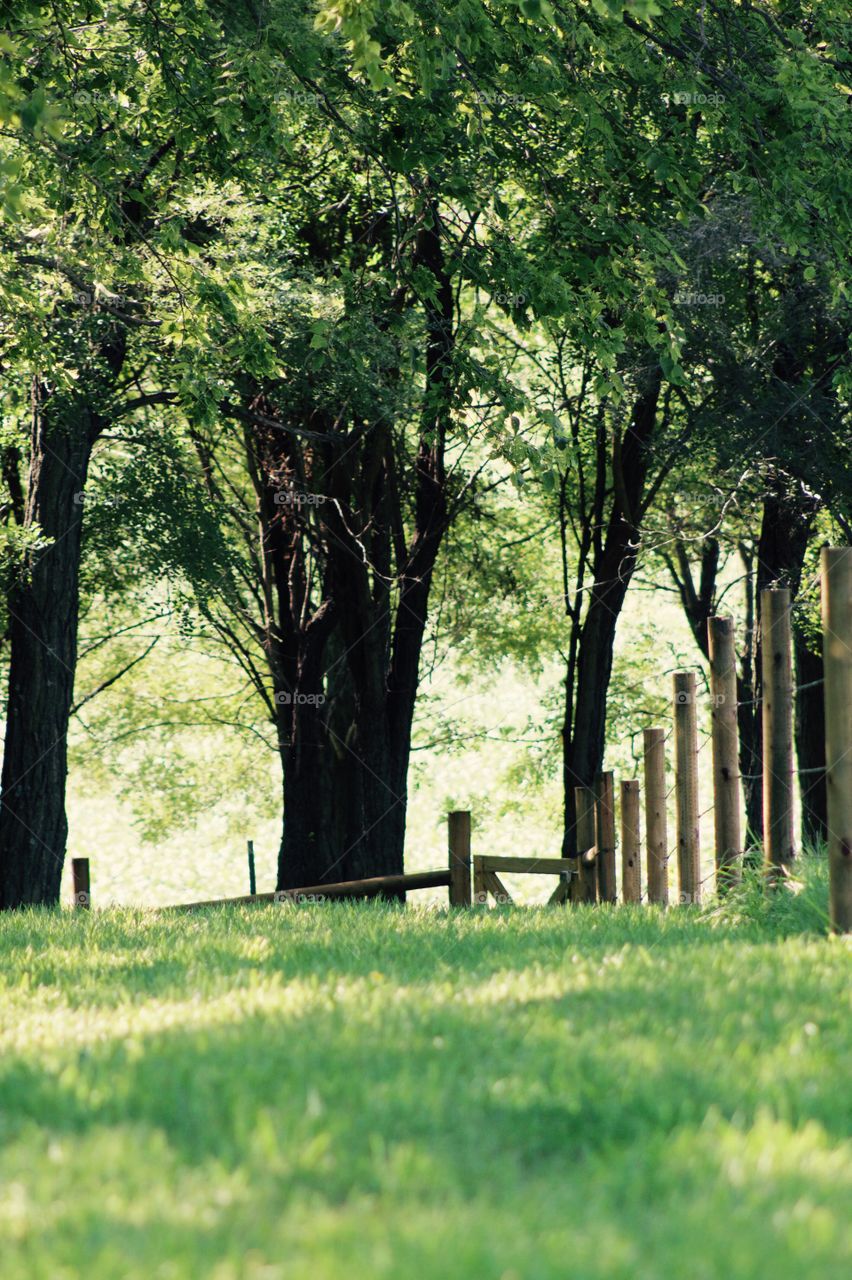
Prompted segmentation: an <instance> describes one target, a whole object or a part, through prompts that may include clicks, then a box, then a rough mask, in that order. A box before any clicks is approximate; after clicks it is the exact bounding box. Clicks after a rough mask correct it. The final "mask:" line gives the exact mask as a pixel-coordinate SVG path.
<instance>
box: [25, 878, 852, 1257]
mask: <svg viewBox="0 0 852 1280" xmlns="http://www.w3.org/2000/svg"><path fill="white" fill-rule="evenodd" d="M823 901H824V883H823V882H822V878H821V875H820V877H819V878H818V881H817V883H816V885H815V884H814V882H813V880H812V879H810V880H809V882H808V884H807V886H806V888H805V890H804V891H803V892H802V893H801V894H799V895H798V896H796V897H795V898H788V897H786V896H784V897H783V898H780V899H778V900H777V901H776V902H775V903H770V904H769V905H768V906H766V905H764V902H763V899H762V898H758V896H757V895H756V893H755V892H754V889H753V887H751V886H747V887H746V889H745V890H743V892H742V893H741V894H739V895H737V896H736V897H735V899H734V900H733V902H732V903H731V904H729V905H728V906H726V907H725V909H724V910H723V911H720V910H717V909H715V908H710V909H707V910H705V911H703V912H702V911H700V910H698V909H694V908H684V909H677V910H672V911H670V912H668V913H667V914H665V915H663V914H661V913H659V912H657V911H655V910H651V909H648V908H642V909H638V908H617V909H615V910H611V909H606V908H598V909H579V910H573V911H566V910H563V909H541V910H537V909H526V910H512V909H507V910H498V911H491V912H487V913H464V914H455V915H453V916H448V915H447V914H446V913H443V912H441V913H436V912H427V911H419V910H417V909H412V908H410V907H409V908H408V909H406V910H404V911H403V910H400V909H399V908H394V907H390V906H382V905H380V904H365V905H357V904H337V905H334V906H311V907H303V908H295V907H293V908H256V909H246V910H242V911H211V912H210V913H208V914H205V915H202V916H198V917H183V918H182V917H177V916H155V915H153V914H146V913H143V912H139V911H135V912H134V911H118V910H116V911H108V912H103V913H95V914H93V915H91V916H86V915H85V914H84V913H78V914H72V913H68V912H66V913H62V914H60V913H57V914H39V913H29V914H21V915H17V916H13V917H8V918H4V919H2V920H0V989H2V995H0V1037H2V1049H3V1052H2V1058H1V1059H0V1063H1V1064H2V1065H0V1152H2V1154H0V1177H2V1182H0V1240H2V1241H3V1245H2V1254H3V1262H2V1274H3V1277H4V1280H18V1278H19V1277H20V1278H23V1277H26V1280H66V1278H71V1277H74V1278H76V1277H86V1280H108V1278H109V1280H111V1278H112V1277H121V1278H122V1280H124V1278H125V1277H126V1278H128V1280H130V1278H133V1280H135V1278H136V1277H140V1278H141V1277H145V1280H151V1278H158V1277H162V1278H163V1280H166V1278H168V1280H183V1278H184V1277H186V1278H188V1280H189V1278H191V1280H199V1278H201V1277H213V1278H214V1280H236V1278H237V1277H240V1278H241V1280H242V1278H244V1277H245V1278H246V1280H277V1278H278V1277H282V1278H284V1277H286V1280H302V1278H304V1280H308V1278H310V1280H325V1278H326V1277H328V1278H332V1280H338V1278H340V1280H343V1278H346V1280H349V1278H351V1277H356V1278H360V1277H365V1278H368V1277H369V1278H370V1280H374V1278H382V1277H394V1278H396V1277H406V1278H408V1277H411V1278H412V1280H432V1277H435V1278H436V1280H438V1278H440V1280H448V1278H449V1280H454V1278H455V1277H470V1278H471V1280H474V1278H475V1280H491V1278H492V1277H493V1278H494V1280H538V1278H539V1277H541V1278H542V1280H543V1278H544V1277H560V1278H561V1277H565V1276H571V1277H589V1278H595V1280H596V1278H598V1277H600V1278H601V1280H603V1278H604V1277H606V1280H619V1278H620V1277H624V1278H625V1280H627V1277H630V1280H663V1278H664V1277H673V1278H677V1280H680V1278H681V1277H684V1278H689V1280H704V1278H705V1277H707V1278H713V1280H715V1278H716V1277H718V1278H719V1280H722V1278H724V1280H730V1278H731V1277H733V1278H737V1277H755V1278H758V1277H759V1278H760V1280H763V1278H764V1277H768V1276H771V1277H772V1278H773V1280H784V1278H785V1277H790V1280H802V1278H803V1277H804V1278H807V1277H820V1278H821V1280H822V1278H829V1277H838V1280H839V1278H840V1277H845V1276H846V1275H848V1274H850V1267H852V1233H850V1218H849V1212H848V1206H849V1196H850V1191H852V1142H850V1111H852V1098H850V1091H849V1087H848V1085H849V1074H850V1066H852V1063H850V1053H849V1034H848V1015H849V994H848V993H849V980H850V967H852V966H851V965H850V950H849V947H848V944H847V943H846V942H845V941H843V940H840V939H836V938H835V939H830V938H827V937H825V936H821V935H822V930H823V915H822V906H821V903H822V902H823Z"/></svg>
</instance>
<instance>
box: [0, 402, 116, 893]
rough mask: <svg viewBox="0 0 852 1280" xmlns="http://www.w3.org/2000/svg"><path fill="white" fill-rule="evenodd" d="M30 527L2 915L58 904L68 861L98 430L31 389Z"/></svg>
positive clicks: (18, 595) (14, 618)
mask: <svg viewBox="0 0 852 1280" xmlns="http://www.w3.org/2000/svg"><path fill="white" fill-rule="evenodd" d="M32 421H33V427H32V452H31V460H30V473H29V482H28V493H27V502H26V510H25V515H24V527H25V528H35V527H37V528H38V529H39V530H40V531H41V535H42V537H43V538H44V539H49V544H48V545H47V546H41V547H39V548H36V549H34V550H33V551H32V552H30V553H29V554H28V556H27V558H26V561H25V564H24V565H23V567H22V571H21V573H20V575H19V578H18V581H17V582H16V584H15V586H14V587H13V589H12V591H11V592H10V598H9V614H10V621H9V642H10V667H9V699H8V714H7V723H6V741H5V750H4V755H3V774H2V804H0V907H2V908H10V907H19V906H23V905H27V904H36V903H39V904H53V903H56V902H57V901H58V899H59V884H60V878H61V875H62V866H63V862H64V858H65V842H66V837H67V834H68V823H67V819H66V816H65V782H66V774H67V737H68V721H69V716H70V709H71V705H72V698H73V693H74V672H75V667H76V662H77V616H78V607H79V599H78V581H79V569H80V544H81V535H82V523H83V490H84V487H85V483H86V473H87V470H88V465H89V457H90V454H91V449H92V445H93V443H94V440H95V438H96V436H97V434H98V429H99V423H98V422H97V420H96V419H95V418H94V416H93V415H92V414H91V413H90V412H89V411H88V410H87V409H86V408H85V407H79V408H77V409H74V407H73V406H68V405H67V404H64V405H62V404H59V403H57V402H56V401H52V400H51V398H50V397H49V396H48V395H47V393H46V392H45V390H44V388H43V387H42V386H41V385H38V384H37V385H36V386H35V387H34V391H33V415H32Z"/></svg>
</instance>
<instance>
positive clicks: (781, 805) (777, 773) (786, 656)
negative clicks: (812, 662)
mask: <svg viewBox="0 0 852 1280" xmlns="http://www.w3.org/2000/svg"><path fill="white" fill-rule="evenodd" d="M760 626H761V647H762V652H763V661H762V675H763V840H764V848H765V851H766V867H767V871H768V872H769V875H770V878H771V879H772V880H776V879H778V878H780V877H783V876H785V875H786V874H788V871H789V868H790V865H791V863H792V862H793V860H794V858H795V856H796V845H795V836H794V834H793V661H792V632H791V626H790V592H789V591H788V590H787V588H786V587H780V588H773V589H768V590H766V591H762V592H761V593H760Z"/></svg>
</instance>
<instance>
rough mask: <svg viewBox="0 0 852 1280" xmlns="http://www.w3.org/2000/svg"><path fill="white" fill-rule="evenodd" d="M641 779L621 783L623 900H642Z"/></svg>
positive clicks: (631, 779)
mask: <svg viewBox="0 0 852 1280" xmlns="http://www.w3.org/2000/svg"><path fill="white" fill-rule="evenodd" d="M640 822H641V814H640V803H639V779H638V778H630V779H628V780H626V781H624V782H622V784H621V900H622V902H641V901H642V854H641V837H640V834H639V826H640Z"/></svg>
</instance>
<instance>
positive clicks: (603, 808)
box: [595, 771, 618, 902]
mask: <svg viewBox="0 0 852 1280" xmlns="http://www.w3.org/2000/svg"><path fill="white" fill-rule="evenodd" d="M595 848H596V850H597V868H598V898H599V900H600V901H601V902H615V901H616V899H617V897H618V879H617V876H616V871H615V780H614V778H613V775H612V773H611V772H609V771H608V772H606V773H599V774H598V776H597V779H596V781H595Z"/></svg>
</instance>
